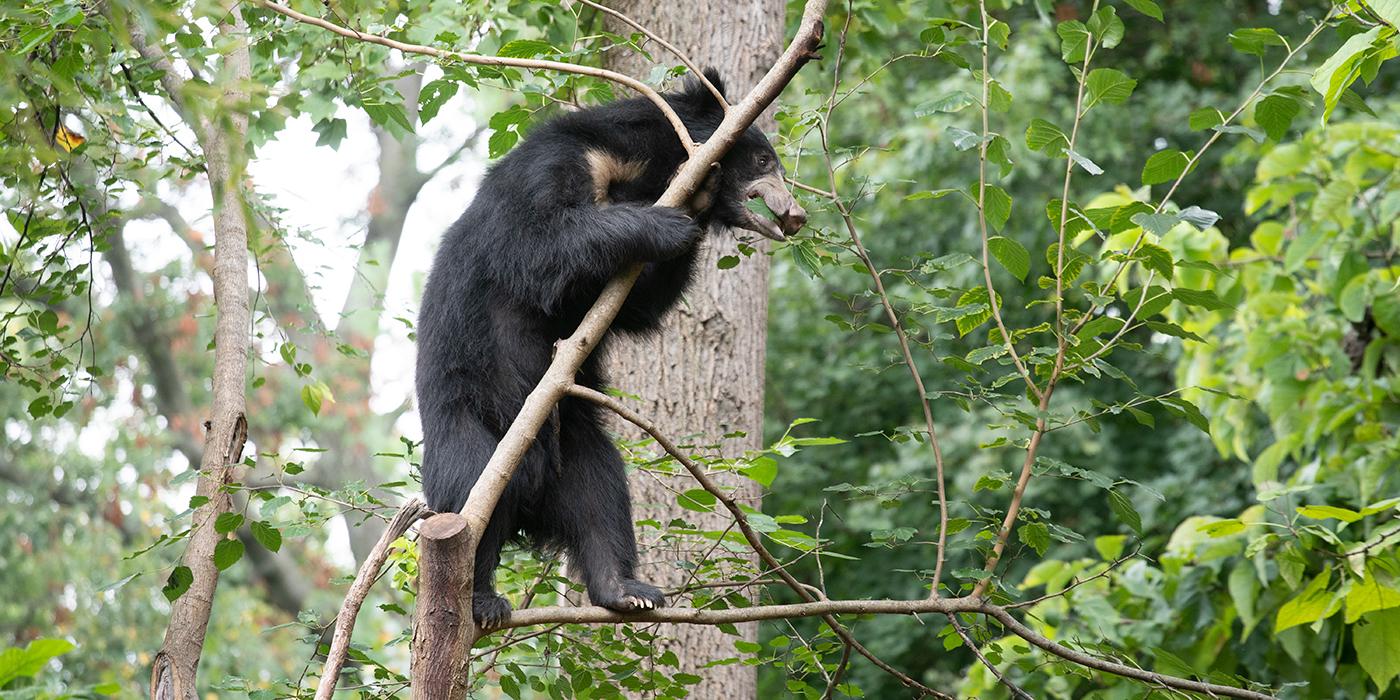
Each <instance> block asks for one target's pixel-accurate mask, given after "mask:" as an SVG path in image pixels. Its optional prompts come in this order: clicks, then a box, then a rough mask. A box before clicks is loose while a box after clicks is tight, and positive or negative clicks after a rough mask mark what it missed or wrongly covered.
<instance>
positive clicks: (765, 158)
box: [758, 153, 773, 168]
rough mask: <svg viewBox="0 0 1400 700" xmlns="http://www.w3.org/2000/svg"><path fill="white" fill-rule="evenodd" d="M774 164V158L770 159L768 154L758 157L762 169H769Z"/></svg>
mask: <svg viewBox="0 0 1400 700" xmlns="http://www.w3.org/2000/svg"><path fill="white" fill-rule="evenodd" d="M772 162H773V159H772V158H769V157H768V154H766V153H765V154H762V155H760V156H759V157H758V167H760V168H766V167H768V166H769V165H770V164H771V163H772Z"/></svg>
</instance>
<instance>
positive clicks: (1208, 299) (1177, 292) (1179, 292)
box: [1172, 287, 1233, 311]
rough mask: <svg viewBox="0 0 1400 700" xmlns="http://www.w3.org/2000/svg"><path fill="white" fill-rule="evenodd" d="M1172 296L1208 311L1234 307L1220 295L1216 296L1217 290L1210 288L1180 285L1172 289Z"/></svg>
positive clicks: (1188, 304) (1186, 303)
mask: <svg viewBox="0 0 1400 700" xmlns="http://www.w3.org/2000/svg"><path fill="white" fill-rule="evenodd" d="M1172 298H1173V299H1175V300H1177V301H1179V302H1181V303H1183V304H1185V305H1187V306H1199V307H1201V308H1203V309H1206V310H1208V311H1220V310H1223V309H1229V308H1233V307H1231V306H1230V305H1229V304H1226V303H1225V302H1224V301H1222V300H1221V299H1220V297H1218V296H1216V295H1215V292H1212V291H1210V290H1209V289H1183V288H1180V287H1178V288H1176V289H1173V290H1172Z"/></svg>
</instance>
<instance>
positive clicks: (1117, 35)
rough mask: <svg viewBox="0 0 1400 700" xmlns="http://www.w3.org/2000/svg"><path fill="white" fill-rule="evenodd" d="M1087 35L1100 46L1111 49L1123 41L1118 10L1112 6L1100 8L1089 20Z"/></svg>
mask: <svg viewBox="0 0 1400 700" xmlns="http://www.w3.org/2000/svg"><path fill="white" fill-rule="evenodd" d="M1088 29H1089V33H1090V34H1093V35H1094V41H1096V42H1098V43H1099V45H1100V46H1102V47H1104V48H1106V49H1111V48H1113V47H1115V46H1117V45H1118V42H1120V41H1122V40H1123V20H1121V19H1119V18H1118V10H1117V9H1115V8H1114V7H1113V6H1112V5H1105V6H1103V7H1100V8H1099V9H1098V11H1097V12H1095V13H1094V15H1093V16H1092V17H1090V18H1089V24H1088Z"/></svg>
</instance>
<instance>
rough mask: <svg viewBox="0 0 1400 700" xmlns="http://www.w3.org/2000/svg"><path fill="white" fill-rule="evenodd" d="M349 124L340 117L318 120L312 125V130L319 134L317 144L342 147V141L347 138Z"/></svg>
mask: <svg viewBox="0 0 1400 700" xmlns="http://www.w3.org/2000/svg"><path fill="white" fill-rule="evenodd" d="M347 126H348V124H346V122H345V120H344V119H340V118H339V117H336V118H330V119H322V120H321V121H319V122H316V125H315V126H313V127H311V129H312V131H315V132H316V133H317V134H319V136H317V138H316V145H317V146H330V147H331V148H340V142H341V141H344V140H345V134H346V127H347Z"/></svg>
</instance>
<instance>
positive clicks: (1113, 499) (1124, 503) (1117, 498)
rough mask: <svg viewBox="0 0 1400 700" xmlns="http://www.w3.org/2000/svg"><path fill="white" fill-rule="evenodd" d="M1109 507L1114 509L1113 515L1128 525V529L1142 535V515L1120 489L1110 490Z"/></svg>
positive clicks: (1139, 535)
mask: <svg viewBox="0 0 1400 700" xmlns="http://www.w3.org/2000/svg"><path fill="white" fill-rule="evenodd" d="M1108 507H1109V510H1112V511H1113V517H1115V518H1117V519H1118V521H1119V522H1121V523H1123V524H1124V525H1127V526H1128V529H1130V530H1132V531H1133V532H1134V533H1136V534H1137V536H1138V537H1142V516H1141V515H1138V512H1137V509H1136V508H1134V507H1133V502H1132V501H1130V500H1128V497H1127V496H1124V495H1123V492H1122V491H1119V490H1118V489H1109V490H1108Z"/></svg>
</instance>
